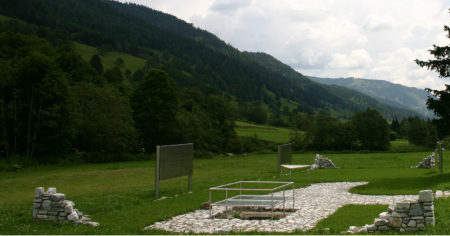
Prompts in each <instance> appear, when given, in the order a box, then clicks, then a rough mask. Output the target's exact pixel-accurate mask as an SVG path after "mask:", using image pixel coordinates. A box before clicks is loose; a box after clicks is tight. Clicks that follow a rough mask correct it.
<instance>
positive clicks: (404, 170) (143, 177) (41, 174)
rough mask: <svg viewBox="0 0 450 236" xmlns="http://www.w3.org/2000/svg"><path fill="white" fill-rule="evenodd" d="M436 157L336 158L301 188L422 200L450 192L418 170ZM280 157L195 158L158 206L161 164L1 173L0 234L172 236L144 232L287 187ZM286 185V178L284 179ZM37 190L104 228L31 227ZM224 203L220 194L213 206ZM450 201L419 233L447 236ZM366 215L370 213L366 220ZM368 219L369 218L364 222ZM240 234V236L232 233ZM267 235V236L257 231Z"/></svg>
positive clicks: (447, 177) (354, 220) (374, 211)
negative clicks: (427, 194) (254, 188)
mask: <svg viewBox="0 0 450 236" xmlns="http://www.w3.org/2000/svg"><path fill="white" fill-rule="evenodd" d="M429 154H430V153H428V152H424V153H400V154H397V153H394V154H391V153H382V154H329V155H324V156H325V157H327V158H330V159H331V160H333V162H334V163H335V164H336V166H339V167H340V169H328V170H325V169H321V170H315V171H312V172H311V182H308V178H307V172H305V171H304V170H303V171H301V170H295V171H294V172H293V176H292V178H293V181H294V182H295V186H296V187H297V188H300V187H305V186H308V185H309V184H311V183H319V182H341V181H368V182H369V184H368V185H365V186H360V187H356V188H353V189H351V192H353V193H359V194H374V195H381V194H388V195H394V194H418V193H419V191H420V190H425V189H432V190H450V168H449V167H445V168H444V174H439V172H438V170H437V168H435V169H411V168H410V167H411V166H415V165H417V164H418V163H419V162H420V161H422V159H423V158H425V157H426V156H428V155H429ZM449 155H450V153H448V154H447V153H446V152H444V163H450V158H448V157H450V156H449ZM314 158H315V154H294V155H293V163H294V164H313V163H314ZM276 163H277V155H276V154H249V155H247V156H234V157H216V158H213V159H195V160H194V175H193V191H192V193H190V194H189V193H188V192H189V191H188V186H187V177H179V178H175V179H170V180H165V181H162V182H161V183H160V196H161V197H163V196H164V197H169V198H168V199H165V200H161V201H155V200H156V198H155V161H146V162H127V163H110V164H79V165H70V166H38V167H30V168H24V169H23V170H22V171H21V172H1V173H0V186H1V190H0V194H1V198H0V233H1V234H170V232H166V231H160V230H151V231H144V230H143V228H144V227H146V226H148V225H151V224H153V223H155V222H158V221H164V220H167V219H170V218H171V217H174V216H177V215H180V214H184V213H187V212H191V211H194V210H198V209H200V205H201V204H202V203H203V202H206V201H208V199H209V191H208V189H209V188H210V187H214V186H218V185H222V184H226V183H231V182H235V181H240V180H266V181H268V180H271V181H273V180H280V176H279V174H278V172H277V166H276ZM285 180H286V179H285ZM36 187H44V188H45V189H47V188H48V187H56V188H57V190H58V192H59V193H64V194H66V199H68V200H72V201H73V202H75V204H76V206H75V208H76V209H78V210H79V211H81V212H83V213H84V214H86V215H89V217H90V218H92V221H94V222H99V223H100V226H99V227H95V228H94V227H91V226H87V225H77V226H74V225H71V224H65V223H61V222H56V223H54V222H39V223H34V222H33V220H32V210H33V196H34V191H35V188H36ZM223 198H224V196H221V194H214V195H213V201H218V200H222V199H223ZM386 209H387V206H378V207H377V206H358V205H356V206H344V207H342V208H341V209H340V210H339V211H338V212H336V213H335V214H333V215H332V216H330V217H329V218H327V219H325V220H322V221H321V222H320V223H319V225H318V226H317V227H316V228H314V229H312V230H310V231H307V232H294V234H324V232H323V231H321V229H323V228H330V229H331V231H330V233H331V234H339V232H340V231H343V230H347V229H348V227H349V226H352V225H356V226H363V225H364V224H371V223H373V219H374V218H377V217H378V214H379V213H380V212H382V211H386ZM448 209H450V199H441V200H439V201H436V202H435V214H436V226H435V227H434V228H431V227H430V228H428V229H427V231H425V232H415V233H414V234H421V233H424V234H425V233H428V234H448V231H446V230H447V229H446V228H450V221H449V220H447V217H448V219H450V213H449V210H448ZM361 212H364V214H361ZM361 215H364V216H361ZM232 233H235V234H239V233H240V232H232ZM252 234H261V232H252Z"/></svg>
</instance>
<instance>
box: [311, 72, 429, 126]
mask: <svg viewBox="0 0 450 236" xmlns="http://www.w3.org/2000/svg"><path fill="white" fill-rule="evenodd" d="M307 77H308V78H310V79H311V80H313V81H316V82H318V83H322V84H327V85H331V84H333V85H340V86H344V87H347V88H352V89H354V90H356V91H359V92H362V93H364V94H367V95H369V96H371V97H373V98H375V99H377V100H379V101H380V102H383V103H386V104H388V105H391V106H394V107H399V108H405V106H406V107H407V108H409V109H412V110H414V111H417V112H418V113H420V114H422V115H424V116H426V117H429V118H433V117H434V114H433V113H432V112H431V111H429V110H428V109H427V107H426V100H427V98H428V97H434V96H432V95H431V94H430V93H428V92H427V91H425V90H421V89H419V88H415V87H409V86H405V85H401V84H395V83H392V82H389V81H386V80H372V79H363V78H353V77H348V78H342V77H340V78H321V77H316V76H307Z"/></svg>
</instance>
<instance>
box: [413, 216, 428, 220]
mask: <svg viewBox="0 0 450 236" xmlns="http://www.w3.org/2000/svg"><path fill="white" fill-rule="evenodd" d="M423 219H425V218H424V217H423V216H414V217H411V220H423Z"/></svg>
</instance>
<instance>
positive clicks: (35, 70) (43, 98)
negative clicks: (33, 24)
mask: <svg viewBox="0 0 450 236" xmlns="http://www.w3.org/2000/svg"><path fill="white" fill-rule="evenodd" d="M74 118H75V100H74V99H73V96H72V91H71V89H70V85H69V81H68V80H67V78H66V76H65V74H64V73H63V72H62V71H61V68H59V65H58V63H56V62H55V50H54V49H53V47H52V46H51V45H50V44H49V43H48V42H45V41H44V40H42V39H38V38H36V37H29V36H23V35H20V34H15V33H3V34H0V123H1V126H0V137H1V139H0V140H1V143H0V144H1V145H2V146H3V147H4V149H5V151H6V155H7V158H9V157H10V155H11V154H19V155H23V156H25V157H28V158H33V157H35V156H39V155H45V154H47V155H48V154H51V155H58V154H63V153H64V152H66V151H67V150H68V149H69V147H70V145H71V141H72V140H73V138H74V135H75V130H74ZM35 154H39V155H35Z"/></svg>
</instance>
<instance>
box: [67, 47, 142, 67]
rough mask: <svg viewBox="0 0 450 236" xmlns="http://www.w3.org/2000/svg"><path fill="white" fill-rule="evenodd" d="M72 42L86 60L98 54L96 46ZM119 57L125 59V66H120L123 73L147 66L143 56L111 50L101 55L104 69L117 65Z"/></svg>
mask: <svg viewBox="0 0 450 236" xmlns="http://www.w3.org/2000/svg"><path fill="white" fill-rule="evenodd" d="M72 44H73V45H74V46H75V50H76V51H77V52H78V53H79V54H80V55H81V57H82V58H83V60H85V61H90V60H91V58H92V56H94V55H95V54H97V49H96V48H94V47H90V46H87V45H84V44H80V43H77V42H72ZM117 58H122V59H123V61H124V65H123V67H122V66H119V68H120V70H121V71H122V73H125V71H126V70H127V69H129V70H130V71H131V72H132V73H134V72H135V71H137V70H139V69H142V68H143V67H144V66H145V60H144V59H142V58H139V57H134V56H132V55H130V54H126V53H121V52H110V53H108V54H105V55H103V56H100V59H101V60H102V64H103V69H104V70H107V69H111V68H114V67H115V66H117V65H116V64H115V61H116V60H117Z"/></svg>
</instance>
